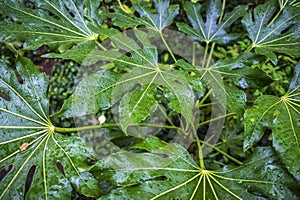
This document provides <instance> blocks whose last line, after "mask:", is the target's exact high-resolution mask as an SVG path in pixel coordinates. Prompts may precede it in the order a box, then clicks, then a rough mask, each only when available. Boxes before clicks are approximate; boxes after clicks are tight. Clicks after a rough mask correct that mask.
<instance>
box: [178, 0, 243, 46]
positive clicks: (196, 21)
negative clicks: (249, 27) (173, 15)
mask: <svg viewBox="0 0 300 200" xmlns="http://www.w3.org/2000/svg"><path fill="white" fill-rule="evenodd" d="M201 6H202V5H200V4H197V3H193V2H190V1H186V2H185V3H184V10H185V12H186V14H187V17H188V19H189V21H190V22H191V25H192V27H190V26H188V25H187V24H186V23H182V22H178V23H177V26H178V29H179V30H180V31H182V32H184V33H186V34H187V35H188V36H190V37H191V38H193V39H195V40H198V41H201V42H206V43H209V42H217V43H221V44H224V43H228V42H229V41H231V40H232V39H234V38H235V37H234V36H232V35H230V34H228V33H227V32H226V30H225V29H226V28H227V27H229V26H231V25H232V23H234V22H235V21H236V20H237V19H238V18H240V17H242V16H244V15H245V14H246V11H247V6H237V7H236V8H235V9H234V10H233V11H232V12H230V13H226V14H225V16H224V18H223V20H222V21H220V22H219V17H220V15H221V13H222V3H221V1H220V0H210V1H209V5H208V7H207V8H206V20H203V18H202V16H201ZM222 17H223V16H222Z"/></svg>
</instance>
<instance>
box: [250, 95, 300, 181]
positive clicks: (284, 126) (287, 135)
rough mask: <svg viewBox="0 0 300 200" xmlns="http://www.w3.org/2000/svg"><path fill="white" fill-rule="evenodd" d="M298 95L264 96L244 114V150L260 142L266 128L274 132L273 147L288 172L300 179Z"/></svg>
mask: <svg viewBox="0 0 300 200" xmlns="http://www.w3.org/2000/svg"><path fill="white" fill-rule="evenodd" d="M298 95H299V93H295V92H294V91H291V92H288V93H287V94H285V95H284V96H282V97H281V98H279V97H275V96H270V95H264V96H261V97H259V98H258V99H257V100H256V101H255V105H254V107H253V108H249V109H247V110H246V112H245V115H244V116H245V121H244V125H245V140H244V149H249V148H250V147H252V146H253V145H254V144H255V143H257V142H258V141H259V140H260V139H261V138H262V136H263V135H264V133H265V131H266V130H267V129H270V130H272V137H273V146H274V148H275V150H276V151H277V152H278V153H279V154H278V155H279V157H280V158H281V160H282V162H283V163H284V164H285V165H286V166H287V169H288V170H289V171H290V172H291V173H292V174H293V175H294V177H295V178H296V179H297V180H300V164H299V163H298V162H295V160H299V159H300V144H299V141H300V125H299V121H298V120H299V118H300V111H299V107H300V106H299V105H300V104H299V99H297V98H295V96H298Z"/></svg>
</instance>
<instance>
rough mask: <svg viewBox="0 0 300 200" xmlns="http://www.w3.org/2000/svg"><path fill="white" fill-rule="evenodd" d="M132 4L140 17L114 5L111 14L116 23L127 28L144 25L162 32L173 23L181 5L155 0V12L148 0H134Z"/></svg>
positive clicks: (166, 0)
mask: <svg viewBox="0 0 300 200" xmlns="http://www.w3.org/2000/svg"><path fill="white" fill-rule="evenodd" d="M132 4H133V7H134V8H135V10H136V11H137V12H138V13H139V15H140V17H135V16H134V15H133V14H127V13H126V12H125V11H124V10H122V9H121V8H118V7H114V9H115V12H114V13H111V14H109V17H111V18H112V21H113V24H114V25H116V26H119V27H125V28H131V27H137V26H138V25H143V26H146V27H147V28H152V29H154V30H156V31H159V32H160V31H162V30H163V29H164V28H166V27H167V26H169V25H171V24H172V22H173V19H174V18H175V17H176V15H178V13H179V12H178V11H179V5H177V4H173V5H170V1H169V0H154V6H155V12H153V11H152V9H151V8H150V7H149V5H147V2H145V1H143V0H138V1H136V3H135V2H134V1H132Z"/></svg>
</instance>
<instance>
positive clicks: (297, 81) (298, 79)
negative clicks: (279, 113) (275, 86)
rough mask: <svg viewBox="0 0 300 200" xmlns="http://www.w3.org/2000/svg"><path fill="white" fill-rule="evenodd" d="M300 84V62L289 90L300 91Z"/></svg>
mask: <svg viewBox="0 0 300 200" xmlns="http://www.w3.org/2000/svg"><path fill="white" fill-rule="evenodd" d="M299 85H300V63H298V64H297V65H296V67H295V73H294V77H293V79H292V81H291V84H290V87H289V90H290V91H292V90H296V91H297V92H300V88H299Z"/></svg>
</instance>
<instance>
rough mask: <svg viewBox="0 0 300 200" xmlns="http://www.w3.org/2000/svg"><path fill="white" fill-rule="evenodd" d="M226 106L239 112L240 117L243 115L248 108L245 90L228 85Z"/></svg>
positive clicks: (232, 111)
mask: <svg viewBox="0 0 300 200" xmlns="http://www.w3.org/2000/svg"><path fill="white" fill-rule="evenodd" d="M226 93H227V96H226V104H227V105H226V108H227V110H228V112H231V113H235V114H237V115H238V116H239V117H240V118H242V117H243V114H244V111H245V109H246V101H247V96H246V94H245V92H244V91H243V90H239V89H237V88H235V87H229V86H227V87H226Z"/></svg>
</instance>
